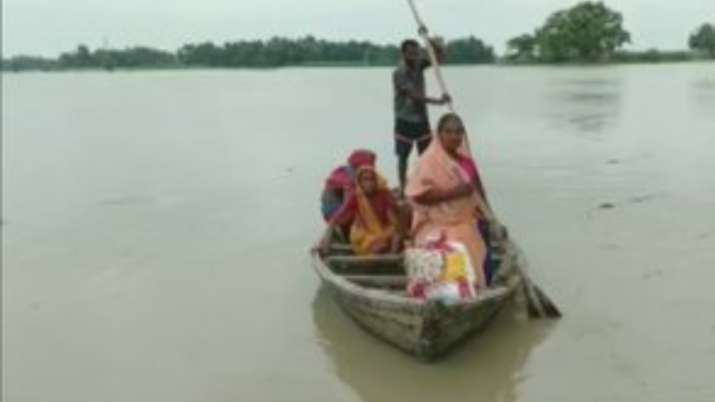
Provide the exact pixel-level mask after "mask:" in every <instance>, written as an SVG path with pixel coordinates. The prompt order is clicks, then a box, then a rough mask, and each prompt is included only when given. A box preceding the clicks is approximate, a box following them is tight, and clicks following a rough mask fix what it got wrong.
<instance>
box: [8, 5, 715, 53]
mask: <svg viewBox="0 0 715 402" xmlns="http://www.w3.org/2000/svg"><path fill="white" fill-rule="evenodd" d="M577 2H578V0H499V1H493V0H490V1H487V0H417V3H418V5H419V7H420V8H421V10H422V13H423V16H424V18H425V19H426V20H427V23H428V25H429V26H430V28H431V29H432V31H433V32H434V33H439V34H441V35H443V36H445V37H446V38H454V37H459V36H465V35H469V34H474V35H475V36H477V37H479V38H482V39H484V40H485V41H486V42H487V43H489V44H491V45H494V46H495V47H496V48H497V50H498V51H500V52H501V51H502V50H503V48H504V42H505V41H506V40H507V39H508V38H510V37H512V36H515V35H517V34H520V33H522V32H530V31H532V30H533V29H534V28H535V27H537V26H538V25H539V24H541V23H542V22H543V21H544V20H545V18H546V17H547V16H548V15H549V14H550V13H551V12H553V11H554V10H556V9H559V8H563V7H568V6H570V5H573V4H576V3H577ZM2 3H3V6H2V7H3V10H2V11H3V13H2V33H3V36H2V44H3V54H4V55H5V56H6V57H7V56H10V55H16V54H37V55H46V56H56V55H58V54H59V53H60V52H62V51H67V50H70V49H74V48H75V47H76V46H77V44H78V43H85V44H87V45H89V46H90V47H91V48H95V47H99V46H101V45H102V43H103V41H104V39H105V38H106V40H107V41H108V43H109V46H111V47H124V46H132V45H140V44H141V45H149V46H154V47H160V48H164V49H167V50H175V49H176V48H178V47H179V46H180V45H181V44H183V43H187V42H200V41H206V40H212V41H215V42H217V43H223V42H224V41H230V40H235V39H244V38H247V39H254V38H268V37H271V36H274V35H282V36H290V37H295V36H302V35H306V34H313V35H315V36H318V37H323V38H328V39H347V38H357V39H368V40H372V41H376V42H380V43H388V42H397V41H399V40H400V39H402V38H403V37H405V36H413V35H414V31H415V27H414V22H413V21H412V19H411V15H410V14H409V9H408V8H407V5H406V4H407V3H406V0H260V1H255V0H112V1H110V0H3V1H2ZM606 4H608V5H609V6H610V7H612V8H615V9H617V10H618V11H621V12H622V13H623V14H624V17H625V26H626V28H627V29H628V30H629V31H630V32H631V34H632V39H633V44H632V45H631V46H630V47H631V48H637V49H646V48H650V47H658V48H661V49H678V48H684V47H686V43H687V36H688V34H689V33H690V32H692V31H693V30H694V29H695V28H696V27H697V26H698V25H700V24H701V23H703V22H705V21H711V22H715V0H610V1H607V2H606Z"/></svg>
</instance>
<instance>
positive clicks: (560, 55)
mask: <svg viewBox="0 0 715 402" xmlns="http://www.w3.org/2000/svg"><path fill="white" fill-rule="evenodd" d="M630 41H631V34H630V32H628V30H626V28H625V24H624V19H623V16H622V15H621V13H619V12H617V11H615V10H612V9H610V8H609V7H607V6H606V5H605V4H603V3H602V2H592V1H586V2H582V3H579V4H577V5H575V6H573V7H570V8H567V9H563V10H558V11H556V12H554V13H553V14H551V15H550V16H549V17H548V18H547V19H546V21H545V22H544V24H543V25H542V26H540V27H538V28H536V29H535V30H534V31H533V33H523V34H521V35H519V36H516V37H514V38H512V39H510V40H509V41H508V42H507V44H506V45H507V53H506V55H504V56H503V57H502V59H501V60H502V61H503V62H505V63H510V64H522V63H523V64H531V63H543V64H556V63H609V62H621V63H636V62H637V63H643V62H648V63H652V62H666V61H690V60H701V59H715V24H711V23H703V24H702V25H701V26H700V27H699V28H698V29H697V30H695V31H694V32H692V33H691V34H690V36H689V37H688V38H687V45H688V47H689V48H690V50H689V51H688V50H677V51H661V50H658V49H650V50H646V51H625V50H623V49H622V48H623V46H624V45H625V44H627V43H630ZM446 45H447V64H480V63H493V62H495V61H497V57H496V55H495V53H494V49H493V47H492V46H489V45H488V44H486V43H485V42H484V41H482V40H481V39H478V38H475V37H474V36H469V37H466V38H460V39H454V40H450V41H448V42H447V44H446ZM399 56H400V50H399V46H398V44H385V45H381V44H375V43H372V42H368V41H356V40H350V41H328V40H324V39H317V38H315V37H313V36H306V37H303V38H298V39H289V38H282V37H275V38H271V39H269V40H239V41H234V42H226V43H224V44H222V45H217V44H215V43H213V42H203V43H191V44H186V45H184V46H182V47H181V48H179V49H178V50H177V51H175V52H170V51H165V50H159V49H153V48H150V47H145V46H138V47H130V48H126V49H96V50H94V51H92V50H90V49H89V47H87V46H86V45H79V46H78V47H77V49H76V50H74V51H70V52H66V53H62V54H61V55H60V56H59V57H58V58H56V59H55V58H45V57H36V56H25V55H20V56H15V57H12V58H9V59H5V58H3V59H2V70H3V71H24V70H43V71H53V70H74V69H106V70H113V69H115V68H121V69H131V68H192V67H221V68H264V67H265V68H272V67H286V66H346V65H349V66H389V65H394V64H395V63H397V61H398V60H399Z"/></svg>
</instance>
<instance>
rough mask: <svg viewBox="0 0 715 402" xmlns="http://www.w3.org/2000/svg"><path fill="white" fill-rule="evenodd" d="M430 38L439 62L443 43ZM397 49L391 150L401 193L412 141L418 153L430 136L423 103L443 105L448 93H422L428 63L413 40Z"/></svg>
mask: <svg viewBox="0 0 715 402" xmlns="http://www.w3.org/2000/svg"><path fill="white" fill-rule="evenodd" d="M430 42H432V46H433V47H434V49H435V53H436V54H437V61H438V62H439V63H440V64H442V63H443V62H444V59H445V52H444V47H443V45H442V44H441V42H440V41H437V40H434V39H433V40H430ZM400 49H401V51H402V61H401V62H400V65H399V66H398V67H397V68H396V69H395V71H394V72H393V73H392V85H393V88H394V93H395V95H394V100H395V103H394V109H395V153H396V154H397V173H398V176H399V178H400V195H402V194H403V193H404V189H405V181H406V175H407V161H408V159H409V157H410V153H411V152H412V145H413V144H414V143H417V152H418V153H419V154H422V152H423V151H424V150H425V149H426V148H427V146H428V145H429V143H430V140H431V138H432V130H431V129H430V123H429V117H428V116H427V105H428V104H432V105H444V104H445V103H447V102H449V101H450V100H451V98H450V97H449V95H448V94H443V95H442V97H441V98H429V97H427V95H426V94H425V76H424V70H425V69H426V68H428V67H430V66H431V65H432V63H431V62H430V60H429V58H428V57H427V55H426V54H424V52H423V51H422V49H421V48H420V44H419V43H418V42H417V41H416V40H414V39H406V40H405V41H403V42H402V45H401V46H400Z"/></svg>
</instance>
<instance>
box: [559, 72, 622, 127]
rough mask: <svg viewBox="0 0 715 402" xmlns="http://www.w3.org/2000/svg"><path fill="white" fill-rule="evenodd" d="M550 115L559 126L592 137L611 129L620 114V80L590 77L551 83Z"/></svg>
mask: <svg viewBox="0 0 715 402" xmlns="http://www.w3.org/2000/svg"><path fill="white" fill-rule="evenodd" d="M549 88H551V93H550V98H551V99H550V100H551V101H550V102H546V103H547V105H548V107H549V108H555V110H553V109H552V110H548V111H547V114H548V115H549V117H550V120H551V122H552V124H553V125H554V126H555V127H556V128H563V129H566V130H569V131H572V130H573V129H576V131H577V132H578V133H582V134H587V135H591V136H593V135H594V134H600V133H602V132H603V131H605V130H606V129H607V128H609V127H610V126H611V125H612V124H613V123H614V121H615V120H616V119H617V117H618V113H619V110H620V101H621V82H620V80H617V79H606V78H587V79H571V80H558V81H554V82H553V83H550V85H549Z"/></svg>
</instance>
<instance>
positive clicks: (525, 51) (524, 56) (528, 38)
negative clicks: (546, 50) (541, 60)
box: [506, 34, 536, 61]
mask: <svg viewBox="0 0 715 402" xmlns="http://www.w3.org/2000/svg"><path fill="white" fill-rule="evenodd" d="M506 46H507V49H508V52H509V55H508V56H507V57H508V58H510V59H513V60H521V61H530V60H534V59H535V58H536V54H535V52H536V37H535V36H534V35H530V34H522V35H519V36H517V37H514V38H511V39H509V41H508V42H507V44H506Z"/></svg>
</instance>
